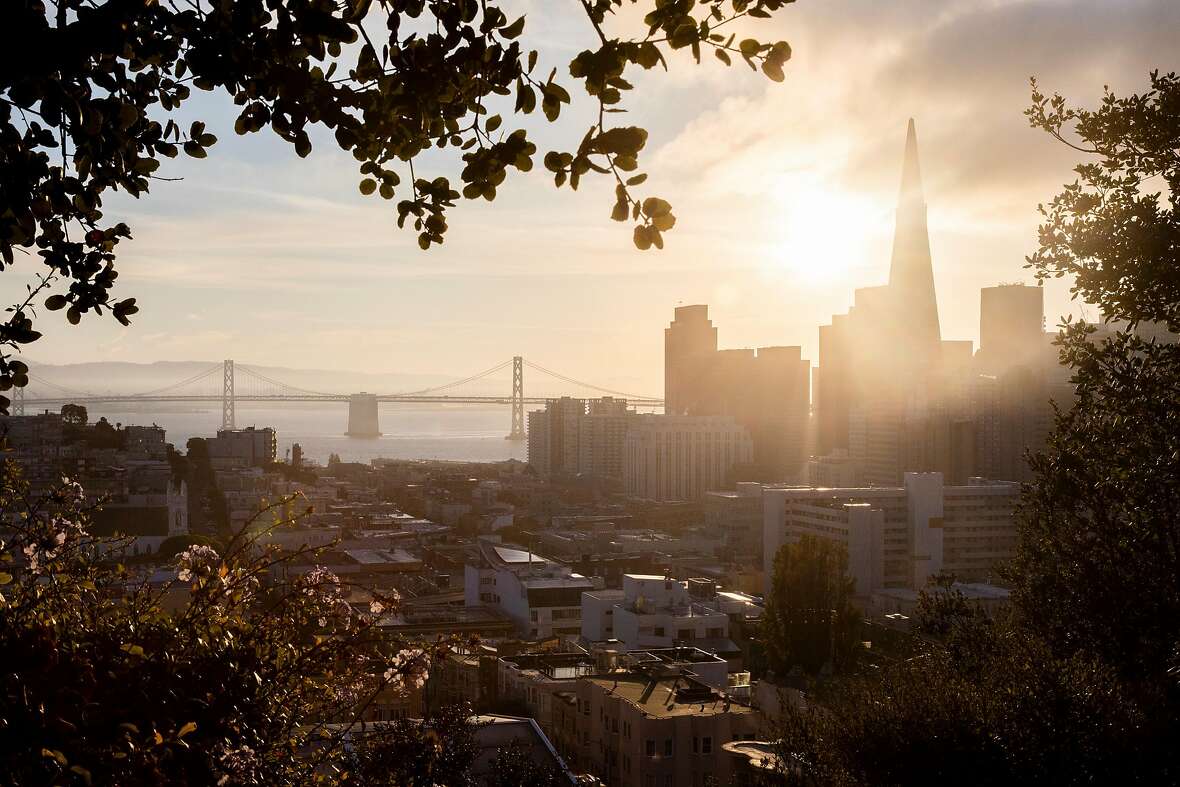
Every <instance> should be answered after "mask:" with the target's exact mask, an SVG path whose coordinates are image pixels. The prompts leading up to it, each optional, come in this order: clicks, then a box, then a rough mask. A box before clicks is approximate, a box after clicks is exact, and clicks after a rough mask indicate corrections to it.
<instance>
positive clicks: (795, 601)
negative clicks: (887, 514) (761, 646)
mask: <svg viewBox="0 0 1180 787" xmlns="http://www.w3.org/2000/svg"><path fill="white" fill-rule="evenodd" d="M847 572H848V553H847V550H845V548H844V546H843V545H841V544H838V543H836V542H834V541H830V540H828V539H819V538H815V537H814V536H809V535H806V536H803V537H802V538H801V539H800V540H799V542H798V543H794V544H784V545H783V546H782V548H781V549H779V551H778V554H777V555H775V556H774V577H773V581H772V583H771V586H770V592H769V593H768V594H767V597H766V612H765V614H764V615H763V617H762V632H763V639H764V641H765V643H766V656H767V663H768V666H769V667H770V669H772V670H774V672H775V673H777V674H778V675H779V677H785V676H787V675H789V674H790V673H791V672H792V671H794V670H796V669H799V670H802V671H803V672H805V673H807V674H809V675H816V674H818V673H819V671H820V670H821V669H823V667H824V666H825V665H831V666H833V667H835V668H841V667H845V666H847V665H848V664H849V663H850V662H851V660H852V658H853V656H854V654H855V639H856V626H857V622H858V619H859V615H858V613H857V611H856V609H855V607H854V606H853V604H852V593H853V590H854V587H853V586H854V583H853V581H852V580H851V579H849V578H848V575H847Z"/></svg>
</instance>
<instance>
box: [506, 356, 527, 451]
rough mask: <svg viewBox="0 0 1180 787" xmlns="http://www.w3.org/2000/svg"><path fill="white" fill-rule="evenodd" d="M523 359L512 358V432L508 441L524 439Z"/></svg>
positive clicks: (519, 357)
mask: <svg viewBox="0 0 1180 787" xmlns="http://www.w3.org/2000/svg"><path fill="white" fill-rule="evenodd" d="M524 436H525V435H524V358H522V357H521V356H519V355H514V356H513V357H512V430H511V431H510V432H508V437H507V439H508V440H523V439H524Z"/></svg>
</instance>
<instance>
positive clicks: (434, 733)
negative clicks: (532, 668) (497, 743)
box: [343, 704, 479, 787]
mask: <svg viewBox="0 0 1180 787" xmlns="http://www.w3.org/2000/svg"><path fill="white" fill-rule="evenodd" d="M477 729H478V725H477V724H476V723H475V722H474V721H473V719H472V716H471V708H470V707H469V706H467V705H465V704H459V705H447V706H444V707H443V708H441V709H439V711H438V712H437V713H435V714H433V715H431V716H427V717H426V718H424V719H398V720H395V721H388V722H372V723H369V724H366V725H364V726H363V727H362V728H360V729H358V730H357V731H355V732H354V734H353V748H352V751H351V754H350V756H349V758H348V760H347V766H348V767H347V774H348V775H347V777H346V779H345V780H344V782H343V783H344V784H347V785H356V787H436V785H437V787H468V786H469V785H473V784H474V782H473V781H472V780H471V775H470V770H471V766H472V764H473V763H474V762H475V758H476V756H477V755H478V754H479V750H478V747H477V746H476V744H475V732H476V730H477Z"/></svg>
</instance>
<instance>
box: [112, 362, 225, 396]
mask: <svg viewBox="0 0 1180 787" xmlns="http://www.w3.org/2000/svg"><path fill="white" fill-rule="evenodd" d="M220 370H221V364H217V365H216V366H212V367H210V368H208V369H206V370H205V371H203V372H197V373H196V374H194V375H193V376H192V377H187V378H185V379H183V380H181V381H180V382H176V383H171V384H169V385H165V386H164V387H162V388H154V389H152V390H150V391H141V392H140V393H134V394H128V396H130V397H131V398H136V397H141V396H158V395H159V394H162V393H164V392H165V391H172V390H175V389H177V388H180V387H182V386H185V385H188V384H189V383H195V382H197V381H198V380H200V379H203V378H205V377H210V376H212V375H213V374H214V373H216V372H218V371H220Z"/></svg>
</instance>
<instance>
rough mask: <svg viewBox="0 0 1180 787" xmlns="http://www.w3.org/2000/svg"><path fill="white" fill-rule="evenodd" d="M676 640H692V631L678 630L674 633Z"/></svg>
mask: <svg viewBox="0 0 1180 787" xmlns="http://www.w3.org/2000/svg"><path fill="white" fill-rule="evenodd" d="M676 639H692V629H680V630H679V631H677V632H676Z"/></svg>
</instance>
